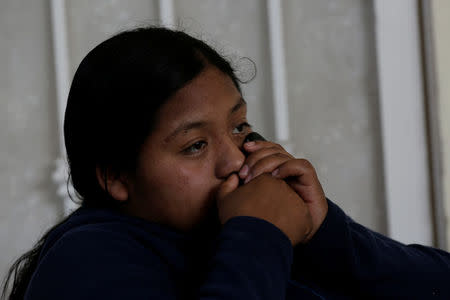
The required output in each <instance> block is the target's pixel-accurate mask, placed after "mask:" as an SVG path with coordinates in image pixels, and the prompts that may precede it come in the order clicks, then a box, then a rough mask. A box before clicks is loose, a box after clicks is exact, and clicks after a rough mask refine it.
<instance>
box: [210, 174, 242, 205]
mask: <svg viewBox="0 0 450 300" xmlns="http://www.w3.org/2000/svg"><path fill="white" fill-rule="evenodd" d="M238 186H239V178H238V176H237V175H236V174H234V173H233V174H231V175H230V176H229V177H228V178H227V180H225V181H224V182H223V183H222V184H221V185H220V186H219V189H218V191H217V195H216V199H217V200H220V199H223V198H224V197H225V196H226V195H228V194H229V193H231V192H232V191H234V190H235V189H236V188H237V187H238Z"/></svg>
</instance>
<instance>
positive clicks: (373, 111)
mask: <svg viewBox="0 0 450 300" xmlns="http://www.w3.org/2000/svg"><path fill="white" fill-rule="evenodd" d="M283 4H284V7H283V8H284V13H285V16H284V26H285V32H286V34H285V43H286V55H287V62H288V64H287V77H288V92H289V105H290V112H291V115H290V122H291V125H290V126H291V128H292V134H293V135H294V136H293V139H294V142H295V150H296V153H297V156H304V157H305V158H307V159H309V160H311V162H312V163H313V165H314V166H315V167H316V169H317V171H318V173H319V178H320V179H321V181H322V183H323V186H324V189H325V191H326V194H327V196H328V197H330V198H331V199H333V200H334V201H336V202H337V203H338V204H339V205H341V206H342V207H343V208H344V210H345V211H346V212H347V213H348V214H349V215H351V216H352V217H354V218H355V219H356V220H358V221H359V222H361V223H362V224H364V225H367V226H369V227H370V228H372V229H375V230H378V231H380V232H385V230H386V219H385V215H384V211H385V203H384V200H383V199H384V197H383V180H382V176H383V170H382V156H381V141H380V129H379V110H378V95H377V73H376V60H375V44H374V41H375V37H374V32H373V22H374V20H373V10H372V3H371V2H370V1H359V0H345V1H332V0H330V1H283Z"/></svg>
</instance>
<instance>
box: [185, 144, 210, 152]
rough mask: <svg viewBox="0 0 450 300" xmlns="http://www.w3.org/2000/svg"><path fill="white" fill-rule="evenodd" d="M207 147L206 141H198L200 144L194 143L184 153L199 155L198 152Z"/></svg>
mask: <svg viewBox="0 0 450 300" xmlns="http://www.w3.org/2000/svg"><path fill="white" fill-rule="evenodd" d="M205 146H206V142H205V141H198V142H195V143H193V144H192V145H190V146H189V147H187V148H186V149H184V150H183V153H185V154H197V153H198V152H200V151H201V150H203V148H205Z"/></svg>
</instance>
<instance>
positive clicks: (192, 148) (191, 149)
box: [183, 122, 252, 155]
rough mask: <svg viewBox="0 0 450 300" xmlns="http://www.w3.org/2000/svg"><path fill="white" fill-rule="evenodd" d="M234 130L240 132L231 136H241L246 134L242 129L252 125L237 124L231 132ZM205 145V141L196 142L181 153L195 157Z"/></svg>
mask: <svg viewBox="0 0 450 300" xmlns="http://www.w3.org/2000/svg"><path fill="white" fill-rule="evenodd" d="M236 128H238V129H240V130H239V131H240V132H238V133H233V134H236V135H243V134H246V133H247V132H246V131H245V130H244V129H245V128H248V129H251V128H252V125H250V124H249V123H247V122H243V123H241V124H239V125H238V126H235V127H234V128H233V131H234V129H236ZM206 145H207V142H206V141H197V142H195V143H193V144H191V145H190V146H189V147H187V148H186V149H184V150H183V153H184V154H187V155H196V154H197V153H198V152H199V151H201V150H202V149H203V148H204V147H205V146H206Z"/></svg>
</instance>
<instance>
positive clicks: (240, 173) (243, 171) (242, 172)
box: [239, 165, 248, 178]
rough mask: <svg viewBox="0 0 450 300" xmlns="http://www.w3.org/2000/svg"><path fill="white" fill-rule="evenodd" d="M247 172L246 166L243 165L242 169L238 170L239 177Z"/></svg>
mask: <svg viewBox="0 0 450 300" xmlns="http://www.w3.org/2000/svg"><path fill="white" fill-rule="evenodd" d="M247 174H248V166H247V165H244V166H243V167H242V169H241V170H240V171H239V177H241V178H242V177H245V176H247Z"/></svg>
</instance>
